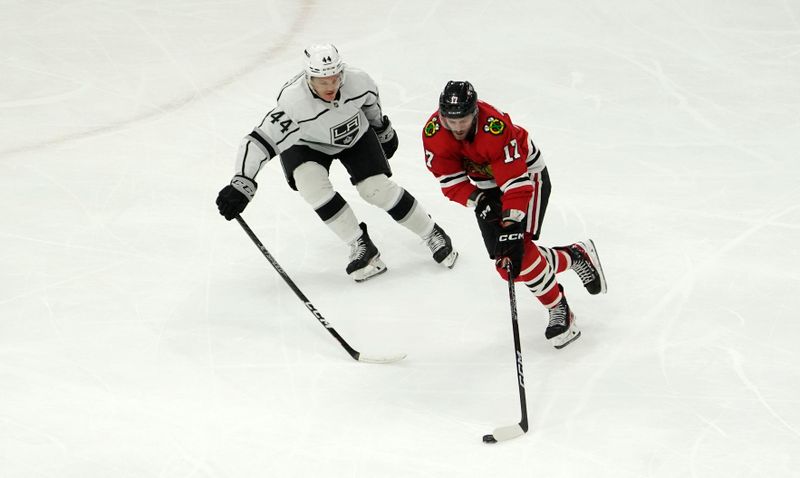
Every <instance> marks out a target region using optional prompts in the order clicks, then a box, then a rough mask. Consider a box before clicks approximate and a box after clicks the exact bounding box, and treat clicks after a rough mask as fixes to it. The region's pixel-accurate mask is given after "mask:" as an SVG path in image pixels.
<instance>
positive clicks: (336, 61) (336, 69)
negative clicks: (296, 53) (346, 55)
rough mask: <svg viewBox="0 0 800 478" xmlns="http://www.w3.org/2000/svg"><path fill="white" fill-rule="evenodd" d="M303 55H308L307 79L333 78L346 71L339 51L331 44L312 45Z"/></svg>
mask: <svg viewBox="0 0 800 478" xmlns="http://www.w3.org/2000/svg"><path fill="white" fill-rule="evenodd" d="M303 53H305V55H306V65H305V71H306V78H311V77H323V76H333V75H336V74H338V73H341V72H342V70H344V63H342V57H341V56H340V55H339V50H337V49H336V47H335V46H333V45H331V44H330V43H324V44H321V45H311V46H310V47H308V48H306V49H305V51H304V52H303Z"/></svg>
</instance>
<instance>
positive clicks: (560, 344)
mask: <svg viewBox="0 0 800 478" xmlns="http://www.w3.org/2000/svg"><path fill="white" fill-rule="evenodd" d="M580 336H581V331H580V329H578V326H577V325H576V324H575V315H574V314H573V315H572V321H571V323H570V324H569V328H568V329H567V331H566V332H564V333H563V334H561V335H556V336H555V337H552V338H550V339H549V340H550V343H551V344H553V347H555V348H557V349H563V348H564V347H566V346H567V345H569V344H571V343H572V342H575V341H576V340H578V337H580Z"/></svg>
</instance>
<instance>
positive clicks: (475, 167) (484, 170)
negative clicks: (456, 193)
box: [462, 158, 494, 179]
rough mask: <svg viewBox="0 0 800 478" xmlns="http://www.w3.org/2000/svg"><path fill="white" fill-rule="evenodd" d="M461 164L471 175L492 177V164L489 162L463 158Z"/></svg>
mask: <svg viewBox="0 0 800 478" xmlns="http://www.w3.org/2000/svg"><path fill="white" fill-rule="evenodd" d="M462 164H463V166H464V171H466V172H467V175H469V176H471V177H474V176H477V177H479V178H480V177H482V178H486V179H490V178H494V173H493V172H492V166H491V165H490V164H481V163H476V162H474V161H470V160H469V159H467V158H464V159H463V161H462Z"/></svg>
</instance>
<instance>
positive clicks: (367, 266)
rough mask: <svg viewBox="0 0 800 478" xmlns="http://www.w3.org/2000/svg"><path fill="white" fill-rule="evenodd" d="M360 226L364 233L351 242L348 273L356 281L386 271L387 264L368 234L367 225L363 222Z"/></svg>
mask: <svg viewBox="0 0 800 478" xmlns="http://www.w3.org/2000/svg"><path fill="white" fill-rule="evenodd" d="M358 226H359V227H360V228H361V231H362V233H361V236H359V237H358V238H357V239H355V240H354V241H353V242H351V243H350V264H348V265H347V274H348V275H349V276H350V277H352V278H353V280H355V281H356V282H363V281H365V280H367V279H369V278H371V277H374V276H376V275H378V274H380V273H382V272H386V264H384V263H383V261H382V260H381V253H380V252H378V248H377V247H375V244H373V243H372V239H370V238H369V234H367V225H366V224H364V223H363V222H362V223H361V224H359V225H358Z"/></svg>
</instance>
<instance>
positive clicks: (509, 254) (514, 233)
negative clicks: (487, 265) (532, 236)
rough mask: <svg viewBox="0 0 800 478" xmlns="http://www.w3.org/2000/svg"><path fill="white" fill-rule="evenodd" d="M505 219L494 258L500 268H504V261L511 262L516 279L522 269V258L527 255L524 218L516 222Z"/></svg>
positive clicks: (513, 276)
mask: <svg viewBox="0 0 800 478" xmlns="http://www.w3.org/2000/svg"><path fill="white" fill-rule="evenodd" d="M515 219H516V218H515ZM515 219H511V218H508V217H506V218H504V224H505V225H504V226H503V228H502V229H501V230H500V233H499V234H498V235H497V244H496V246H495V252H494V257H495V258H496V259H495V264H496V265H497V266H498V267H502V266H503V260H505V259H508V260H510V261H511V277H512V278H516V277H517V276H519V273H520V271H521V269H522V256H523V255H524V254H525V226H526V224H525V223H526V221H525V217H524V215H523V217H522V218H521V219H520V220H519V221H516V220H515Z"/></svg>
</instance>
